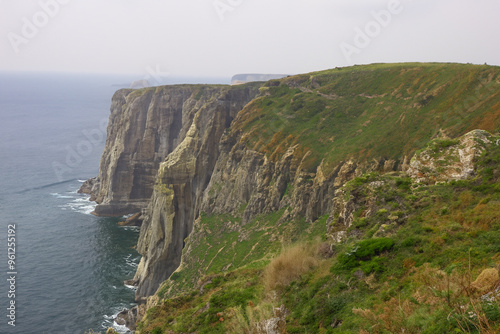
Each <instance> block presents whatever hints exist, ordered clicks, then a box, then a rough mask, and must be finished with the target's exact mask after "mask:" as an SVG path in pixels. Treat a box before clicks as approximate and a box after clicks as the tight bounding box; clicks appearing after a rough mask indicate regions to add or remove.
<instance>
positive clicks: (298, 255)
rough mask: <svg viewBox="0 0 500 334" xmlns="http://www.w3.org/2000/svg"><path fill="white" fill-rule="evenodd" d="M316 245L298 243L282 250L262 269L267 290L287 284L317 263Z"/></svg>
mask: <svg viewBox="0 0 500 334" xmlns="http://www.w3.org/2000/svg"><path fill="white" fill-rule="evenodd" d="M316 254H317V247H316V246H312V245H306V244H302V245H298V246H295V247H292V248H289V249H287V250H284V251H283V252H282V253H281V254H280V255H279V256H277V257H276V258H274V259H273V260H272V261H271V262H270V263H269V265H268V266H267V267H266V269H265V270H264V285H265V287H266V289H267V290H273V289H276V288H277V287H280V286H281V287H284V286H287V285H289V284H290V283H291V282H292V281H294V280H296V279H298V278H299V277H300V276H301V275H303V274H305V273H306V272H308V271H309V270H311V269H312V268H313V267H315V266H316V265H317V263H318V260H317V258H316Z"/></svg>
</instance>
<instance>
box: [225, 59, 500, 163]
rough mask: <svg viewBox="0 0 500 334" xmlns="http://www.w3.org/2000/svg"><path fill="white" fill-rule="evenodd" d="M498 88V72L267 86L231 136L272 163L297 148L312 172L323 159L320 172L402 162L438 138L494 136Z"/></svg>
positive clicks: (407, 69)
mask: <svg viewBox="0 0 500 334" xmlns="http://www.w3.org/2000/svg"><path fill="white" fill-rule="evenodd" d="M499 86H500V69H499V68H498V67H492V66H486V65H485V66H471V65H461V64H375V65H367V66H354V67H348V68H338V69H332V70H328V71H322V72H316V73H310V74H304V75H298V76H293V77H289V78H285V79H282V80H273V81H269V82H268V83H267V84H266V85H265V86H264V87H263V88H261V92H262V93H263V96H262V97H261V98H258V99H255V100H254V101H253V102H252V103H251V105H250V106H247V108H245V109H244V110H243V111H242V112H240V113H239V115H238V118H237V119H236V121H235V122H234V125H233V126H232V131H234V132H237V133H239V134H242V135H241V141H244V142H246V143H247V145H248V146H249V147H251V148H253V149H255V150H257V151H260V152H265V153H266V154H267V155H268V156H269V157H270V158H271V159H275V160H277V159H279V158H280V157H281V156H282V155H283V154H284V153H285V152H286V150H287V148H288V147H290V146H293V145H296V144H298V145H299V146H300V148H301V149H300V151H302V154H303V155H305V154H306V153H308V152H309V153H308V157H307V160H308V165H309V169H310V170H311V171H312V172H314V171H316V167H317V166H318V165H319V163H320V162H321V161H322V160H323V159H324V160H325V161H324V167H325V168H324V170H326V171H330V168H332V167H333V166H334V165H335V164H337V163H338V162H340V161H343V160H347V159H349V158H355V159H356V160H370V159H373V158H379V157H385V158H387V159H394V160H397V161H399V162H401V160H402V158H403V157H404V156H410V157H411V155H412V154H413V153H414V152H415V150H416V149H418V148H420V147H422V146H424V145H425V144H426V143H427V142H428V141H429V140H430V139H432V138H434V137H436V136H442V135H443V134H446V135H447V136H449V137H457V136H460V135H463V134H464V133H466V132H468V131H470V130H473V129H475V128H478V129H483V130H487V131H494V130H496V129H497V127H498V126H499V125H500V89H499ZM443 131H444V133H443ZM328 166H330V168H328Z"/></svg>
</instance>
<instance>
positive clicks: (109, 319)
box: [101, 307, 132, 334]
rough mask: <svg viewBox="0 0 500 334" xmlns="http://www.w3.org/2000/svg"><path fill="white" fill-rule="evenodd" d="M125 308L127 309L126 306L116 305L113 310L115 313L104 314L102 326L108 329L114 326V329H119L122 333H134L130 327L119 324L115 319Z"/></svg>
mask: <svg viewBox="0 0 500 334" xmlns="http://www.w3.org/2000/svg"><path fill="white" fill-rule="evenodd" d="M123 309H125V307H115V308H113V311H114V312H115V313H113V315H104V319H105V320H104V321H103V322H102V324H101V326H102V328H104V329H107V328H109V327H113V329H114V330H115V331H117V332H118V333H120V334H128V333H132V332H131V331H130V330H129V329H128V328H127V326H125V325H118V324H117V323H116V322H115V319H116V317H117V316H118V314H119V313H120V312H122V311H123Z"/></svg>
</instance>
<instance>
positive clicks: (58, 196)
mask: <svg viewBox="0 0 500 334" xmlns="http://www.w3.org/2000/svg"><path fill="white" fill-rule="evenodd" d="M50 194H51V195H52V196H54V197H56V198H73V196H70V195H61V194H59V193H50Z"/></svg>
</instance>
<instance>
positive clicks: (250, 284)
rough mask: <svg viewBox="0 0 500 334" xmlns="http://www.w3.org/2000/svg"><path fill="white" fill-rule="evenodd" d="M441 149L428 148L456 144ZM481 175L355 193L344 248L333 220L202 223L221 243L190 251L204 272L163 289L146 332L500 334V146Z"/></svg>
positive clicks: (369, 180) (370, 179)
mask: <svg viewBox="0 0 500 334" xmlns="http://www.w3.org/2000/svg"><path fill="white" fill-rule="evenodd" d="M496 139H500V138H499V137H497V138H496ZM441 144H442V141H435V142H433V143H431V144H430V147H431V148H432V147H434V146H435V150H436V151H439V149H441V148H444V147H447V146H449V145H451V144H450V143H448V144H447V145H441ZM432 145H434V146H432ZM439 145H441V147H438V146H439ZM477 166H478V167H477V173H476V176H475V177H473V178H471V179H468V180H461V181H451V182H447V183H439V184H423V183H416V182H414V181H413V180H412V179H410V178H409V177H408V176H406V174H405V173H399V172H393V173H387V174H379V173H371V174H367V175H364V176H362V177H358V178H356V179H354V180H352V181H350V182H348V183H347V184H346V185H345V186H344V187H343V190H344V194H345V195H344V196H345V198H346V199H350V200H352V201H354V202H355V208H356V210H355V211H354V213H353V217H354V220H353V223H352V224H351V226H350V227H349V229H348V230H347V233H346V236H345V240H344V241H343V242H341V243H335V242H332V239H331V237H330V234H329V233H328V232H327V228H329V229H328V230H329V231H330V233H333V232H332V231H333V230H332V229H331V228H330V227H331V226H332V224H334V223H335V217H332V218H333V219H330V217H321V218H320V219H319V220H318V221H316V222H315V223H313V224H311V225H310V224H306V223H305V222H304V221H297V220H293V221H279V220H278V218H279V217H282V214H283V212H279V213H276V214H275V215H274V216H273V215H270V216H261V217H258V218H256V219H255V220H254V221H252V222H250V223H248V224H247V225H245V226H244V227H243V229H240V230H237V229H235V228H234V226H236V225H237V224H232V223H231V222H232V221H233V222H234V221H236V220H237V219H239V218H238V217H226V216H211V217H207V216H202V218H201V220H200V222H199V223H200V226H205V228H207V229H209V230H210V231H211V233H209V234H210V235H212V236H213V239H207V240H201V239H200V240H198V243H197V244H198V247H196V248H194V249H191V250H189V251H190V252H192V255H194V256H191V257H192V258H193V259H194V262H193V263H191V264H185V266H186V267H184V268H182V269H181V270H179V271H178V272H177V273H175V274H174V275H173V277H172V278H171V280H169V281H167V282H166V283H165V284H164V286H163V287H162V289H161V290H160V294H159V295H160V297H161V298H162V300H161V301H160V303H159V305H158V306H156V307H153V308H152V309H150V310H149V311H148V313H147V315H146V316H145V318H144V319H143V321H142V322H141V323H140V324H139V327H138V330H139V332H140V333H154V334H159V333H265V329H266V328H269V326H272V328H274V329H275V330H276V332H278V333H497V332H499V331H500V308H499V307H500V299H499V298H500V280H499V277H498V267H499V265H500V224H499V222H500V183H499V179H500V145H495V144H492V145H490V147H489V149H488V150H486V151H485V152H484V153H483V154H482V156H481V158H480V159H479V161H478V162H477ZM368 209H369V211H370V212H371V213H368ZM283 210H286V208H285V209H283ZM231 229H233V232H229V231H230V230H231ZM216 231H217V232H216ZM219 233H220V234H221V235H222V234H224V237H223V238H221V237H220V236H221V235H219ZM231 233H233V234H231ZM242 236H244V237H242ZM226 248H227V249H226ZM201 252H203V254H202V253H201ZM210 252H213V253H214V254H212V255H208V253H210ZM215 255H217V256H215ZM206 259H210V261H206ZM196 268H202V269H200V270H199V271H198V272H195V271H194V270H195V269H196ZM200 273H203V274H202V277H201V278H200V279H195V278H196V277H197V274H200ZM181 282H182V283H181ZM172 287H175V291H177V292H178V291H182V293H181V294H178V293H177V294H176V293H172ZM266 326H267V327H266Z"/></svg>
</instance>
